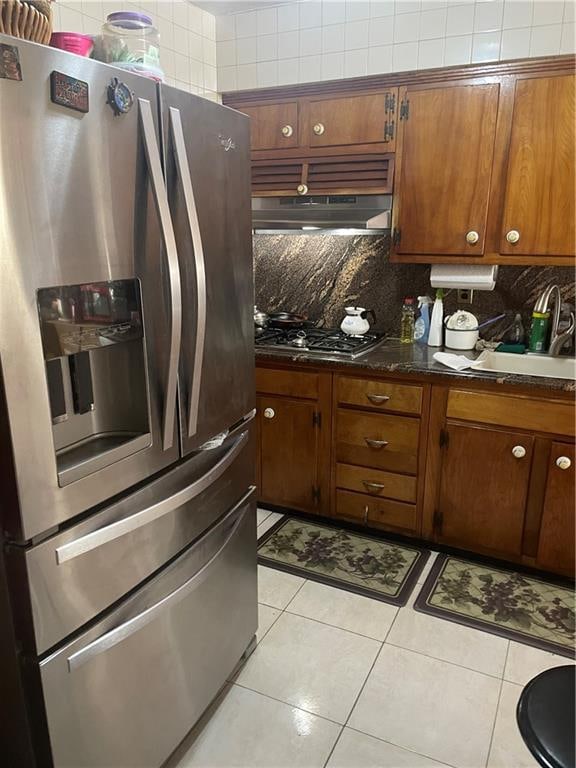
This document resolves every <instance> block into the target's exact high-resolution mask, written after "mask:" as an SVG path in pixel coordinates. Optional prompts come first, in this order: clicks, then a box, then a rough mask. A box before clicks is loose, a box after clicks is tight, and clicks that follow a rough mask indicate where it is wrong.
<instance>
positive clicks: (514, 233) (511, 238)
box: [506, 229, 520, 245]
mask: <svg viewBox="0 0 576 768" xmlns="http://www.w3.org/2000/svg"><path fill="white" fill-rule="evenodd" d="M506 240H507V241H508V242H509V243H512V245H514V243H517V242H518V240H520V232H518V230H517V229H511V230H510V232H506Z"/></svg>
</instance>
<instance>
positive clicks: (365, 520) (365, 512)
mask: <svg viewBox="0 0 576 768" xmlns="http://www.w3.org/2000/svg"><path fill="white" fill-rule="evenodd" d="M368 512H369V510H368V504H366V506H365V507H364V525H368Z"/></svg>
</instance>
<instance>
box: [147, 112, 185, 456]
mask: <svg viewBox="0 0 576 768" xmlns="http://www.w3.org/2000/svg"><path fill="white" fill-rule="evenodd" d="M138 107H139V115H140V125H141V126H142V135H143V137H144V149H145V152H146V163H147V165H148V173H149V176H150V180H151V186H152V195H153V197H154V204H155V206H156V211H157V214H158V218H159V220H160V230H161V233H162V241H163V244H164V252H165V254H166V266H167V268H168V287H169V293H170V343H169V357H168V376H167V380H166V392H165V397H164V414H163V423H162V448H163V449H164V450H165V451H167V450H168V449H169V448H171V447H172V445H173V442H174V419H175V415H176V394H177V389H178V362H179V358H180V342H181V338H182V292H181V286H180V269H179V265H178V251H177V249H176V238H175V236H174V228H173V226H172V219H171V218H170V207H169V205H168V194H167V192H166V187H165V185H164V177H163V173H162V163H161V161H160V150H159V148H158V143H157V141H156V132H155V130H154V119H153V117H152V106H151V104H150V102H149V101H148V99H142V98H139V99H138Z"/></svg>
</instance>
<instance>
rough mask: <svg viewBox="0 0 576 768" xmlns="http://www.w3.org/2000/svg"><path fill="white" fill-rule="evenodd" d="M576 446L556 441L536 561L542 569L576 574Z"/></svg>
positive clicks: (550, 466)
mask: <svg viewBox="0 0 576 768" xmlns="http://www.w3.org/2000/svg"><path fill="white" fill-rule="evenodd" d="M575 466H576V451H575V449H574V445H569V444H567V443H557V442H554V443H552V450H551V451H550V460H549V464H548V477H547V481H546V493H545V496H544V508H543V513H542V524H541V526H540V539H539V544H538V555H537V558H536V562H537V564H538V566H539V567H540V568H545V569H546V570H549V571H556V572H560V573H565V574H566V575H567V576H573V575H574V565H575V563H574V496H575V493H576V483H575V479H576V473H575Z"/></svg>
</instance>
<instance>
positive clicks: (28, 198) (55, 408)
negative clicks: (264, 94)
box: [0, 35, 257, 768]
mask: <svg viewBox="0 0 576 768" xmlns="http://www.w3.org/2000/svg"><path fill="white" fill-rule="evenodd" d="M252 294H253V284H252V258H251V232H250V189H249V126H248V120H247V118H245V117H244V116H242V115H240V114H239V113H237V112H234V111H233V110H230V109H228V108H225V107H222V106H220V105H217V104H214V103H212V102H209V101H206V100H204V99H200V98H198V97H195V96H193V95H191V94H188V93H183V92H180V91H178V90H176V89H173V88H170V87H166V86H158V85H156V84H155V83H154V82H152V81H150V80H147V79H145V78H141V77H138V76H135V75H132V74H130V73H128V72H124V71H122V70H119V69H115V68H112V67H109V66H107V65H104V64H100V63H97V62H93V61H90V60H88V59H83V58H80V57H76V56H73V55H71V54H68V53H64V52H62V51H57V50H54V49H51V48H46V47H43V46H40V45H36V44H33V43H28V42H23V41H21V40H17V39H15V38H11V37H8V36H4V35H0V481H1V494H0V496H1V498H0V513H1V520H2V548H1V558H2V560H1V563H0V565H1V568H0V620H1V625H2V629H1V631H0V678H1V679H2V681H3V684H2V687H3V690H2V696H1V697H0V698H1V700H2V703H1V705H0V706H1V707H2V712H1V713H0V714H1V717H0V721H2V724H3V725H2V730H3V734H2V736H3V738H2V752H3V759H7V760H8V763H7V764H9V765H11V766H12V765H13V766H20V765H22V766H28V765H30V766H43V765H49V766H52V765H53V766H56V767H57V768H61V767H62V768H80V767H82V768H85V767H87V766H93V767H96V766H97V767H98V768H104V767H105V766H106V767H110V768H128V766H135V767H136V766H137V767H138V768H145V767H148V766H151V767H156V766H160V765H161V764H162V763H163V762H164V761H165V760H166V758H167V757H168V756H169V755H170V753H171V752H172V751H173V750H174V748H175V747H176V746H177V744H178V743H179V742H180V741H181V740H182V738H183V737H184V736H185V735H186V733H187V731H188V730H189V729H190V728H191V727H192V726H193V724H194V723H195V721H196V720H197V719H198V717H199V716H200V714H201V713H202V712H203V711H204V710H205V708H206V707H207V705H208V704H209V703H210V701H211V700H212V699H213V697H214V696H215V694H216V693H217V691H218V690H219V689H220V688H221V686H222V685H223V684H224V683H225V682H226V680H227V679H228V677H229V676H230V674H231V673H232V671H233V669H234V668H235V666H236V665H237V664H238V662H239V661H240V659H241V657H242V656H243V654H245V653H246V652H247V649H249V648H250V647H251V646H252V644H253V637H254V633H255V631H256V627H257V600H256V530H255V529H256V521H255V496H254V485H253V478H254V466H253V465H254V462H253V456H252V443H251V436H250V432H251V419H252V417H253V414H254V401H255V397H254V381H253V376H254V359H253V345H252V342H253V328H252V325H253V324H252V307H253V297H252Z"/></svg>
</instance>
